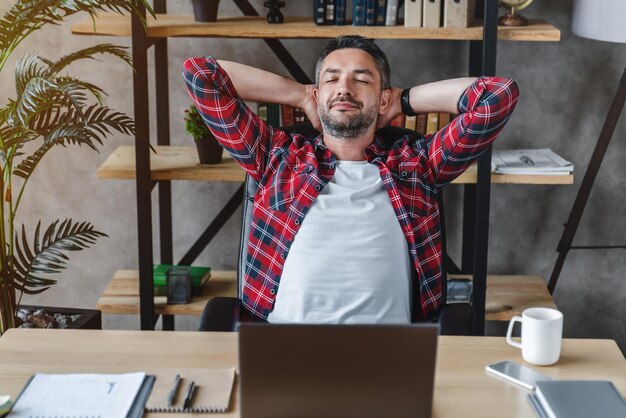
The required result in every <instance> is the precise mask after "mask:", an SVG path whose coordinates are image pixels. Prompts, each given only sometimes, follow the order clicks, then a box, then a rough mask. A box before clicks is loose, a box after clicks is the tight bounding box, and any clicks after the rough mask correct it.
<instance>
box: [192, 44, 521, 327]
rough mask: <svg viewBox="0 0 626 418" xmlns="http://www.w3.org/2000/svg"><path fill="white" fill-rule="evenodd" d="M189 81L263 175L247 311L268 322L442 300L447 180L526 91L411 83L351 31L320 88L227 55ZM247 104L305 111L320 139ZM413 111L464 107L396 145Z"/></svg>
mask: <svg viewBox="0 0 626 418" xmlns="http://www.w3.org/2000/svg"><path fill="white" fill-rule="evenodd" d="M183 77H184V79H185V82H186V83H187V87H188V89H189V93H190V95H191V97H192V99H193V100H194V102H195V104H196V107H197V108H198V110H199V112H200V114H201V115H202V116H203V118H204V120H205V121H206V123H207V126H208V127H209V128H210V129H211V131H212V132H213V133H214V134H215V137H216V138H217V139H218V140H219V141H220V143H221V144H222V145H223V146H224V148H225V149H226V150H227V151H228V152H229V153H230V154H231V155H232V156H233V157H234V158H235V159H236V160H237V161H238V162H239V164H240V165H241V166H242V167H243V168H244V169H245V170H246V171H247V172H248V174H249V175H250V176H252V177H253V178H254V179H255V180H257V181H258V182H259V189H258V192H257V195H256V196H255V199H254V210H253V219H252V225H251V234H250V241H249V247H248V254H247V260H246V266H245V275H244V277H243V298H242V302H243V305H244V307H245V309H246V310H247V311H248V312H247V313H249V314H250V315H251V316H252V317H254V318H257V319H265V320H268V321H269V322H275V323H282V322H307V323H409V322H411V321H433V320H436V319H437V316H438V313H439V310H440V308H441V306H442V304H443V300H442V299H443V298H442V296H443V294H442V286H443V280H444V279H443V277H444V276H443V272H442V269H443V255H442V242H441V230H440V229H441V228H440V214H439V208H438V205H437V194H438V193H439V189H440V188H441V187H443V186H444V185H446V184H448V183H449V182H451V181H452V180H453V179H454V178H455V177H457V176H458V175H459V174H461V173H462V172H463V171H464V170H465V169H466V168H467V167H468V166H469V165H470V164H471V163H472V161H473V160H474V159H475V158H476V157H478V155H479V154H480V153H481V152H482V151H483V150H484V149H485V148H486V147H487V146H488V145H489V144H490V143H491V142H492V141H493V140H494V139H495V138H496V137H497V135H498V134H499V133H500V131H501V129H502V128H503V126H504V125H505V123H506V122H507V120H508V118H509V116H510V115H511V112H512V111H513V109H514V107H515V105H516V103H517V97H518V89H517V86H516V84H515V82H513V81H511V80H507V79H502V78H496V77H482V78H459V79H453V80H444V81H440V82H434V83H429V84H424V85H417V86H415V87H412V88H410V89H405V90H401V89H399V88H395V87H391V86H390V84H389V79H390V70H389V63H388V61H387V58H386V57H385V54H384V53H383V52H382V51H381V50H380V49H379V48H378V46H377V45H375V44H374V43H373V42H372V41H370V40H367V39H365V38H362V37H358V36H345V37H339V38H337V39H335V40H332V41H330V42H329V44H328V46H327V47H326V49H325V50H324V51H323V52H322V54H321V56H320V58H319V60H318V63H317V66H316V74H315V86H310V85H301V84H299V83H297V82H295V81H293V80H290V79H287V78H284V77H281V76H278V75H276V74H272V73H269V72H266V71H263V70H259V69H256V68H251V67H248V66H245V65H242V64H237V63H233V62H227V61H217V60H215V59H214V58H211V57H209V58H191V59H188V60H187V61H186V62H185V64H184V71H183ZM244 100H251V101H258V102H273V103H280V104H285V105H291V106H294V107H300V108H302V109H303V110H304V111H305V113H306V115H307V117H308V118H309V119H310V121H311V123H312V124H313V126H314V127H316V128H317V129H318V130H320V129H321V131H322V134H321V135H319V136H317V137H315V138H305V137H303V136H301V135H288V134H287V133H285V132H283V131H281V130H278V129H275V128H273V127H271V126H268V125H267V124H266V123H265V122H264V121H262V120H261V119H260V118H259V117H258V116H257V115H255V114H253V113H252V112H251V111H250V109H249V108H248V107H247V106H246V105H245V104H244V102H243V101H244ZM401 112H404V113H406V114H413V113H418V112H451V113H460V114H459V116H458V117H456V118H455V119H454V120H453V121H452V122H451V123H450V124H448V125H447V126H446V127H445V128H443V129H442V130H440V131H439V132H437V133H436V134H434V135H428V136H426V137H421V136H420V135H418V134H417V133H416V134H410V135H404V136H402V137H399V138H398V139H397V141H396V142H395V143H393V145H392V146H385V144H384V143H383V141H382V140H381V138H380V137H378V136H377V135H376V130H377V129H378V128H381V127H383V126H385V125H387V124H388V123H389V122H390V121H391V120H392V119H393V118H394V117H395V116H397V115H399V114H400V113H401Z"/></svg>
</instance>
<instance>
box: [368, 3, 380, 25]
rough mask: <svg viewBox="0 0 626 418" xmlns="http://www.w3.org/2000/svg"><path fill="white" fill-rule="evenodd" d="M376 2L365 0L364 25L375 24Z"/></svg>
mask: <svg viewBox="0 0 626 418" xmlns="http://www.w3.org/2000/svg"><path fill="white" fill-rule="evenodd" d="M376 4H377V0H365V25H366V26H375V25H376Z"/></svg>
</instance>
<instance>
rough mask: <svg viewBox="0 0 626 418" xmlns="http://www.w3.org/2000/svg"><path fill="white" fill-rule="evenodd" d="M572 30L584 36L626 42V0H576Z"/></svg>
mask: <svg viewBox="0 0 626 418" xmlns="http://www.w3.org/2000/svg"><path fill="white" fill-rule="evenodd" d="M572 31H573V32H574V34H575V35H578V36H582V37H583V38H589V39H597V40H599V41H608V42H620V43H626V0H574V14H573V17H572Z"/></svg>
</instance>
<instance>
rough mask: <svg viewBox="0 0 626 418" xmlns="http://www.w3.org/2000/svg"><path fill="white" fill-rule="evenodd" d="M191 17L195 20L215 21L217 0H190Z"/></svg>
mask: <svg viewBox="0 0 626 418" xmlns="http://www.w3.org/2000/svg"><path fill="white" fill-rule="evenodd" d="M191 3H193V17H194V20H195V21H196V22H215V21H216V20H217V6H218V5H219V0H191Z"/></svg>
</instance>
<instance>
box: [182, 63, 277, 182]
mask: <svg viewBox="0 0 626 418" xmlns="http://www.w3.org/2000/svg"><path fill="white" fill-rule="evenodd" d="M183 79H184V80H185V83H186V85H187V90H188V92H189V95H190V96H191V99H192V100H193V102H194V104H195V105H196V108H197V109H198V112H199V113H200V115H201V116H202V119H204V122H205V123H206V125H207V127H208V128H209V130H210V131H211V132H212V133H213V135H215V138H216V139H217V140H218V141H219V143H220V144H222V146H223V147H224V149H226V151H227V152H228V153H229V154H230V155H232V156H233V158H234V159H235V160H237V162H238V163H239V164H240V165H241V166H242V167H243V169H244V170H246V171H247V172H248V174H250V176H252V178H254V179H255V180H257V181H258V180H260V178H261V177H262V175H263V172H264V171H265V166H266V162H267V159H268V155H269V150H270V149H271V147H272V143H273V142H275V141H276V138H275V137H276V136H277V135H278V134H279V133H280V131H276V132H275V131H274V129H273V128H272V127H271V126H269V125H268V124H267V123H266V122H265V121H263V120H262V119H261V118H259V117H258V116H257V115H256V114H255V113H253V112H252V111H251V110H250V108H248V106H246V104H245V103H244V102H243V101H242V100H240V99H238V98H237V91H236V90H235V87H234V86H233V84H232V81H231V80H230V78H229V77H228V74H226V71H224V69H223V68H222V67H221V66H220V65H219V64H218V62H217V60H216V59H215V58H213V57H206V58H189V59H187V60H186V61H185V63H184V64H183Z"/></svg>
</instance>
